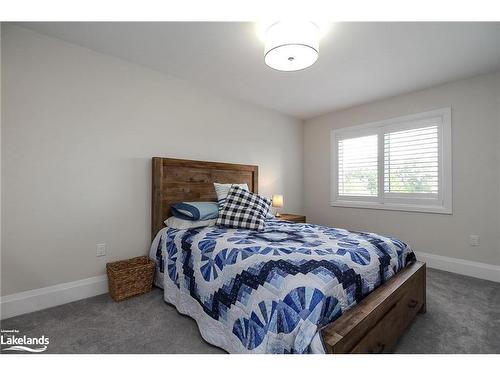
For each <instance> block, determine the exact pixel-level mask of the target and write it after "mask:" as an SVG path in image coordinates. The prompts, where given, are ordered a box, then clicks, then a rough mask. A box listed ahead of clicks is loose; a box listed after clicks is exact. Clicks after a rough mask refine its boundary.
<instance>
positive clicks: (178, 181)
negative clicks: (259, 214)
mask: <svg viewBox="0 0 500 375" xmlns="http://www.w3.org/2000/svg"><path fill="white" fill-rule="evenodd" d="M214 182H220V183H225V184H228V183H233V184H237V183H247V184H248V188H249V189H250V191H252V192H254V193H257V192H258V185H259V168H258V167H257V166H256V165H244V164H229V163H216V162H209V161H196V160H182V159H169V158H159V157H154V158H153V198H152V207H151V238H154V236H155V235H156V234H157V233H158V231H159V230H160V229H161V228H163V227H164V223H163V222H164V221H165V219H167V218H168V217H169V216H170V205H171V204H173V203H178V202H182V201H216V200H217V196H216V194H215V190H214V185H213V183H214Z"/></svg>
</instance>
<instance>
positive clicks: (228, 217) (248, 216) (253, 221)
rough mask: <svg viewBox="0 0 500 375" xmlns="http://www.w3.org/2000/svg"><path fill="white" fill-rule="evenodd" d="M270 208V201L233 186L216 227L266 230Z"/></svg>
mask: <svg viewBox="0 0 500 375" xmlns="http://www.w3.org/2000/svg"><path fill="white" fill-rule="evenodd" d="M270 206H271V200H270V199H268V198H264V197H261V196H260V195H257V194H254V193H251V192H249V191H247V190H245V189H242V188H241V187H239V186H237V185H233V186H232V187H231V189H230V190H229V193H228V194H227V198H226V202H225V204H224V206H223V207H222V209H221V210H220V211H219V217H218V218H217V221H216V225H222V226H225V227H230V228H246V229H254V230H264V226H265V224H264V221H265V218H266V215H267V213H268V212H269V207H270Z"/></svg>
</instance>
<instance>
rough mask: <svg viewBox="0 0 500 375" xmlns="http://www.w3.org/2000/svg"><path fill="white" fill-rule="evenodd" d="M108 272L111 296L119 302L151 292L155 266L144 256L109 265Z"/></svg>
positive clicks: (107, 265)
mask: <svg viewBox="0 0 500 375" xmlns="http://www.w3.org/2000/svg"><path fill="white" fill-rule="evenodd" d="M106 272H107V274H108V283H109V294H111V297H112V298H113V299H114V300H115V301H117V302H118V301H122V300H124V299H126V298H129V297H132V296H136V295H138V294H143V293H147V292H149V291H150V290H151V287H152V286H153V276H154V273H155V264H154V262H153V261H151V260H150V259H149V258H148V257H147V256H142V257H137V258H132V259H128V260H121V261H119V262H113V263H107V264H106Z"/></svg>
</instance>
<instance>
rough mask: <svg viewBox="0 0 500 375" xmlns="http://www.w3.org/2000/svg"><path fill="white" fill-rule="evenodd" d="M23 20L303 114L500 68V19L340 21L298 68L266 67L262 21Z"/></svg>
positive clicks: (68, 38) (42, 29) (30, 25)
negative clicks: (315, 58)
mask: <svg viewBox="0 0 500 375" xmlns="http://www.w3.org/2000/svg"><path fill="white" fill-rule="evenodd" d="M18 25H20V26H23V27H28V28H30V29H33V30H35V31H38V32H41V33H44V34H47V35H50V36H53V37H57V38H61V39H63V40H66V41H69V42H72V43H75V44H78V45H81V46H84V47H87V48H90V49H93V50H96V51H99V52H102V53H106V54H110V55H113V56H116V57H119V58H122V59H124V60H128V61H131V62H134V63H137V64H140V65H143V66H146V67H149V68H152V69H155V70H157V71H160V72H164V73H166V74H169V75H172V76H175V77H178V78H181V79H184V80H187V81H190V82H192V83H195V84H197V85H200V86H202V87H206V88H209V89H210V90H213V91H218V92H220V93H221V94H223V95H225V96H230V97H235V98H239V99H242V100H245V101H248V102H251V103H254V104H256V105H259V106H262V107H266V108H269V109H273V110H277V111H279V112H282V113H285V114H289V115H292V116H295V117H298V118H302V119H306V118H311V117H314V116H316V115H319V114H322V113H325V112H328V111H331V110H335V109H340V108H346V107H350V106H353V105H356V104H361V103H365V102H369V101H372V100H376V99H380V98H384V97H390V96H394V95H398V94H402V93H406V92H410V91H415V90H418V89H422V88H426V87H429V86H433V85H436V84H439V83H443V82H447V81H452V80H456V79H460V78H465V77H469V76H473V75H477V74H480V73H484V72H490V71H494V70H497V69H500V23H444V22H443V23H336V24H333V25H332V26H331V27H330V29H329V31H328V32H327V34H326V35H325V36H324V37H323V39H322V40H321V43H320V55H319V59H318V61H317V62H316V64H314V65H313V66H312V67H310V68H308V69H305V70H303V71H298V72H279V71H275V70H272V69H270V68H268V67H267V66H266V65H265V64H264V58H263V43H262V41H261V40H259V38H258V37H257V33H256V27H255V24H253V23H245V22H161V23H154V22H149V23H144V22H135V23H127V22H118V23H116V22H115V23H110V22H102V23H88V22H77V23H70V22H59V23H20V24H18Z"/></svg>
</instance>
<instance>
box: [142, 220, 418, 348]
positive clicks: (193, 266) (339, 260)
mask: <svg viewBox="0 0 500 375" xmlns="http://www.w3.org/2000/svg"><path fill="white" fill-rule="evenodd" d="M158 237H159V241H158V240H157V241H156V242H157V244H156V243H155V244H154V245H153V246H154V247H155V248H154V251H155V252H156V261H157V264H158V266H159V268H160V269H159V271H160V272H159V275H163V280H161V281H162V282H163V285H162V286H163V288H164V298H165V301H167V302H169V303H171V304H173V305H174V306H175V307H176V308H177V310H178V311H179V312H180V313H182V314H186V315H188V316H190V317H192V318H194V319H195V320H196V322H197V323H198V327H199V329H200V332H201V334H202V336H203V338H204V339H205V340H206V341H208V342H209V343H211V344H213V345H216V346H218V347H221V348H223V349H224V350H226V351H227V352H230V353H322V352H324V348H323V344H322V341H321V337H320V334H319V330H320V328H321V327H323V326H325V325H326V324H328V323H330V322H332V321H334V320H335V319H337V318H338V317H339V316H340V315H342V313H344V312H345V311H347V310H349V309H350V308H352V307H353V306H354V305H356V304H357V303H358V302H359V301H361V300H362V299H363V298H364V297H365V296H366V295H367V294H368V293H370V292H371V291H372V290H374V289H375V288H376V287H378V286H379V285H381V284H383V283H384V282H385V281H387V280H388V279H389V278H391V277H392V276H394V274H396V273H397V272H398V271H400V270H401V269H402V268H403V267H405V266H406V265H407V264H408V263H410V262H412V261H414V260H415V256H414V254H413V252H412V251H411V250H410V248H409V247H408V246H407V245H406V244H405V243H403V242H402V241H400V240H398V239H395V238H390V237H384V236H380V235H377V234H373V233H362V232H349V231H347V230H344V229H337V228H329V227H324V226H318V225H312V224H296V223H290V222H285V221H278V220H269V221H267V222H266V229H265V230H264V231H262V232H257V231H252V230H247V229H229V228H222V227H205V228H196V229H182V230H178V229H172V228H166V229H165V230H164V231H163V233H161V235H159V236H158ZM152 250H153V248H152Z"/></svg>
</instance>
